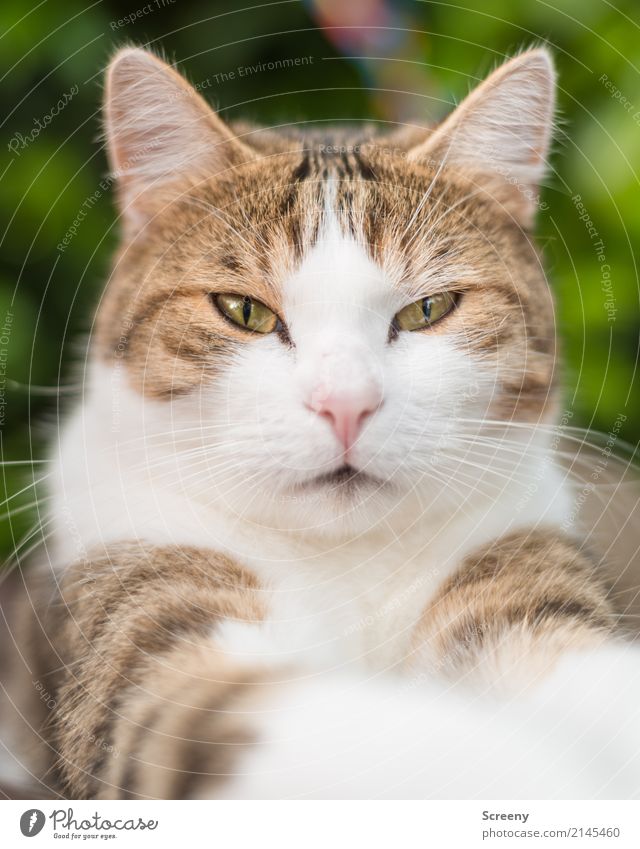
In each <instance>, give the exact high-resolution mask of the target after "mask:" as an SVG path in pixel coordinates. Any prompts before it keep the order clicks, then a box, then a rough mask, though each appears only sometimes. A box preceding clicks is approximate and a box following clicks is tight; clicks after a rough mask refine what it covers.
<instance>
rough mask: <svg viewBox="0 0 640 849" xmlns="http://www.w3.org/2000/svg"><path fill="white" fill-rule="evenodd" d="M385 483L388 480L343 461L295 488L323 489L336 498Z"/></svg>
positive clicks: (305, 489) (354, 494)
mask: <svg viewBox="0 0 640 849" xmlns="http://www.w3.org/2000/svg"><path fill="white" fill-rule="evenodd" d="M387 485H388V481H385V480H383V479H382V478H379V477H377V476H376V475H372V474H370V473H369V472H366V471H364V470H363V469H357V468H355V467H354V466H351V465H350V464H348V463H344V464H343V465H342V466H339V467H338V468H337V469H334V470H333V471H330V472H323V473H322V474H320V475H315V476H314V477H311V478H309V479H308V480H307V481H304V482H303V483H301V484H298V485H297V487H296V488H297V489H298V490H301V491H309V490H319V491H324V492H325V493H326V494H328V495H330V494H333V495H335V496H336V497H337V498H344V497H348V498H353V497H354V496H356V495H357V494H358V493H359V492H361V491H362V490H363V489H370V488H371V487H375V488H376V489H380V488H381V487H384V486H387Z"/></svg>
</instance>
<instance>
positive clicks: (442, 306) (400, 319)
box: [393, 292, 456, 330]
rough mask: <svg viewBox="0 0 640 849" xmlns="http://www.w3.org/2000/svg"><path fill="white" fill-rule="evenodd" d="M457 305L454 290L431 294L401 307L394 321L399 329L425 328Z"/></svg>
mask: <svg viewBox="0 0 640 849" xmlns="http://www.w3.org/2000/svg"><path fill="white" fill-rule="evenodd" d="M455 305H456V295H455V293H453V292H440V293H439V294H437V295H429V297H427V298H420V300H419V301H414V302H413V303H412V304H409V306H407V307H405V308H404V309H401V310H400V312H399V313H396V316H395V318H394V320H393V323H394V326H395V327H396V328H397V329H398V330H423V329H424V328H426V327H431V325H432V324H435V323H436V321H440V319H441V318H444V316H445V315H447V313H449V312H451V310H452V309H453V308H454V307H455Z"/></svg>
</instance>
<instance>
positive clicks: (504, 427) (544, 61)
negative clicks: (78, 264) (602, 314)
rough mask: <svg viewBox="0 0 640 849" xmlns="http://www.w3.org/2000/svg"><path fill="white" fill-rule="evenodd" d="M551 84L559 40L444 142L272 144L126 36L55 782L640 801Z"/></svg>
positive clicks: (514, 72)
mask: <svg viewBox="0 0 640 849" xmlns="http://www.w3.org/2000/svg"><path fill="white" fill-rule="evenodd" d="M554 90H555V73H554V69H553V63H552V58H551V56H550V54H549V52H548V51H547V50H546V49H545V48H543V47H539V48H534V49H531V50H528V51H526V52H522V53H521V54H519V55H517V56H515V57H513V58H511V59H509V60H508V61H506V62H505V63H504V64H503V65H502V66H500V67H498V68H497V69H496V70H495V71H494V72H493V73H492V74H491V75H490V76H489V77H488V78H487V79H486V80H485V81H484V82H482V83H481V84H480V85H479V86H478V87H477V88H476V89H475V90H474V91H473V92H472V93H471V94H470V95H469V96H468V97H467V98H466V99H465V100H464V101H463V102H462V103H461V104H460V105H459V106H458V107H457V108H456V109H455V110H454V111H453V112H452V113H451V114H450V115H449V116H448V117H447V118H446V119H445V120H444V121H443V122H442V123H440V124H439V125H437V126H435V127H432V128H429V129H424V128H422V127H419V126H415V127H402V128H398V129H394V130H391V131H389V132H386V133H383V134H381V135H376V133H375V132H374V131H373V130H372V129H370V128H366V127H365V128H364V129H357V130H353V129H346V130H341V129H339V128H338V129H335V130H331V131H325V130H322V131H321V132H319V131H307V130H304V129H301V130H299V129H296V128H295V127H292V128H289V129H287V128H282V129H280V130H279V131H278V132H276V131H272V130H266V129H260V128H258V127H254V126H252V125H250V124H242V123H239V124H234V125H233V126H231V125H228V124H226V123H225V122H223V121H222V119H221V118H220V117H219V116H218V115H217V114H216V113H215V112H214V111H213V110H212V109H211V108H210V107H209V106H208V105H207V104H206V103H205V102H204V100H203V99H202V98H201V97H200V95H199V94H197V92H196V91H195V90H194V89H193V88H192V87H191V86H190V85H189V84H188V83H187V82H186V81H185V79H184V78H183V77H182V76H181V75H180V74H179V73H178V72H177V71H176V70H175V69H174V68H173V67H170V66H169V65H167V64H165V62H164V61H163V60H161V59H160V58H158V57H157V56H155V55H154V54H152V53H150V52H148V51H146V50H144V49H141V48H137V47H126V48H123V49H121V50H120V51H119V52H117V54H116V55H115V56H114V58H113V59H112V61H111V63H110V65H109V68H108V72H107V77H106V89H105V107H104V115H105V119H104V120H105V136H106V143H107V147H108V153H109V159H110V164H111V168H112V174H113V182H114V187H115V190H116V193H117V200H118V204H119V210H120V218H119V226H120V229H121V244H120V248H119V250H118V252H117V255H116V257H115V261H114V264H113V269H112V272H111V275H110V279H109V280H108V284H107V286H106V291H105V293H104V296H103V297H102V299H101V301H100V304H99V306H98V309H97V313H96V318H95V323H94V326H93V328H92V333H91V341H90V347H89V356H88V359H87V364H86V371H85V373H84V391H83V396H82V399H81V401H80V402H79V403H78V405H77V406H76V408H75V410H73V411H72V412H71V414H70V416H69V418H68V419H67V420H66V422H65V423H64V425H63V427H62V430H61V433H60V434H59V438H58V439H57V440H56V445H55V449H54V454H53V457H54V472H53V474H52V476H51V479H50V480H49V482H48V490H49V494H50V496H51V498H52V503H53V506H52V509H51V513H50V516H49V517H48V522H49V525H48V530H50V531H51V534H50V535H49V536H48V538H47V541H46V548H45V553H44V554H43V555H42V556H41V558H40V559H41V561H42V562H41V566H40V568H39V569H35V570H31V572H30V573H29V572H27V577H28V578H29V580H30V582H31V584H32V586H31V588H30V590H29V595H28V597H27V596H25V599H26V600H25V602H24V605H23V609H24V610H25V612H24V613H23V615H21V616H20V617H18V618H19V619H20V623H19V627H20V628H21V636H20V637H19V638H18V645H19V646H20V648H21V651H22V652H23V655H24V658H23V661H22V664H19V666H21V667H22V675H23V677H24V675H25V674H26V672H25V667H26V666H27V665H28V668H29V673H28V678H29V680H27V681H26V683H24V682H23V684H22V686H21V690H20V691H21V693H22V697H21V700H18V701H17V702H16V704H18V705H19V711H18V713H19V720H18V722H19V724H20V723H21V729H20V732H19V734H20V736H21V738H22V740H23V743H24V748H25V750H26V749H28V755H25V756H24V758H25V760H24V761H23V762H24V763H26V764H28V768H29V772H30V774H31V776H36V777H37V778H38V779H39V780H40V782H41V784H40V787H41V788H43V792H44V791H45V790H48V791H50V792H53V793H55V794H58V795H59V796H62V797H66V798H72V799H82V798H100V799H122V798H130V799H132V798H166V799H175V798H236V799H242V798H293V797H295V798H301V797H305V798H314V797H315V798H327V797H333V798H336V797H337V798H372V797H387V798H431V797H435V798H470V797H497V798H507V797H511V798H512V797H522V798H527V797H529V798H535V797H541V798H547V797H549V798H552V797H560V798H563V797H565V798H566V797H575V798H581V797H608V796H612V797H616V796H621V797H625V798H627V797H632V796H637V795H638V794H639V792H640V757H639V754H638V752H639V748H640V723H639V722H638V708H637V705H638V704H639V703H640V700H639V699H638V696H640V663H639V660H640V658H639V655H638V649H637V648H636V647H635V646H634V645H633V644H632V643H631V642H628V641H627V640H626V639H625V637H624V635H623V634H622V633H621V630H620V628H619V614H618V611H617V609H616V607H615V605H614V603H613V600H612V593H611V592H610V591H609V588H608V586H607V582H606V580H605V578H604V574H603V571H602V568H601V566H600V563H599V560H598V558H597V557H596V556H595V555H594V554H593V552H592V551H591V550H590V548H589V546H588V545H585V544H584V539H583V536H584V534H582V532H581V531H580V528H579V526H578V525H577V524H576V523H575V522H573V521H572V520H571V515H572V509H573V498H574V495H573V491H572V488H571V485H570V481H569V480H568V477H567V474H566V470H564V469H563V468H562V467H561V466H560V465H559V463H558V462H557V459H556V457H555V455H554V440H557V433H558V428H559V419H560V416H561V385H560V378H559V369H558V355H557V351H556V340H555V322H554V311H553V298H552V295H551V290H550V288H549V285H548V283H547V280H546V277H545V273H544V269H543V262H542V257H541V254H540V252H539V250H538V249H537V247H536V246H535V244H534V241H533V235H532V233H533V227H534V222H535V216H536V210H537V208H538V207H539V205H540V202H539V186H540V185H541V182H542V181H543V179H544V176H545V171H546V168H547V159H548V152H549V146H550V143H551V138H552V132H553V119H554V109H555V106H554V97H555V95H554ZM532 482H534V483H535V486H532ZM581 534H582V535H581ZM32 609H33V610H35V613H36V615H35V616H33V615H32V613H31V610H32ZM16 627H18V626H16ZM27 738H29V740H28V743H27ZM16 746H17V743H16ZM17 750H18V749H17V748H16V751H17Z"/></svg>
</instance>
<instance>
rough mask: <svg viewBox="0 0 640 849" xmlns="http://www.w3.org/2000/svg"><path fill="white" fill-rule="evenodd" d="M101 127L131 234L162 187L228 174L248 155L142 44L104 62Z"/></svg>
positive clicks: (148, 212) (199, 99)
mask: <svg viewBox="0 0 640 849" xmlns="http://www.w3.org/2000/svg"><path fill="white" fill-rule="evenodd" d="M104 125H105V135H106V141H107V149H108V155H109V163H110V166H111V171H112V175H113V176H114V177H115V180H116V186H117V193H118V201H119V205H120V210H121V213H122V216H123V221H124V229H125V232H127V233H128V234H132V233H134V232H136V231H137V230H139V229H140V228H141V227H143V226H144V224H145V223H146V221H147V220H148V219H149V217H150V216H151V215H152V214H153V213H154V211H155V210H156V208H157V200H158V196H159V190H160V189H163V188H166V187H167V186H172V185H173V184H176V185H177V184H178V181H179V180H180V177H182V176H184V175H192V176H193V177H194V178H195V179H197V178H198V175H199V174H202V176H203V177H205V176H213V175H215V174H220V175H224V174H227V175H231V174H232V172H233V169H234V168H235V167H237V166H238V165H239V164H241V163H242V162H246V161H247V160H248V159H251V158H253V154H252V152H251V150H250V149H249V148H248V147H247V146H246V145H244V144H243V143H242V142H241V141H239V140H238V139H237V138H236V137H235V136H234V135H233V133H232V132H231V130H230V129H229V128H228V127H227V125H226V124H225V123H224V122H223V121H222V120H220V118H219V117H218V116H217V115H216V114H215V112H214V111H213V110H212V109H211V108H210V107H209V106H208V104H207V103H206V102H205V100H203V98H202V97H201V96H200V95H199V94H198V93H197V92H196V90H195V89H194V88H193V87H192V86H191V85H189V83H188V82H187V81H186V80H185V79H184V77H182V76H181V75H180V74H179V73H178V72H177V71H175V70H174V69H173V68H172V67H170V66H169V65H167V64H166V63H165V62H163V61H162V60H161V59H158V57H157V56H154V55H153V54H152V53H149V52H148V51H147V50H142V49H140V48H135V47H126V48H123V49H122V50H119V51H118V52H117V53H116V55H115V56H114V57H113V59H112V61H111V63H110V64H109V68H108V70H107V77H106V85H105V98H104ZM165 196H166V195H165Z"/></svg>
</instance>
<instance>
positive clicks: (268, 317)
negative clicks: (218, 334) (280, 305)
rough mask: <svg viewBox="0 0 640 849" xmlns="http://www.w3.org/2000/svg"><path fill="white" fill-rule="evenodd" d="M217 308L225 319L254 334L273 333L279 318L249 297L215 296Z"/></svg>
mask: <svg viewBox="0 0 640 849" xmlns="http://www.w3.org/2000/svg"><path fill="white" fill-rule="evenodd" d="M214 301H215V303H216V306H217V307H218V309H219V310H220V312H221V313H222V315H223V316H224V317H225V318H228V319H229V321H232V322H233V323H234V324H237V325H238V327H243V328H244V329H245V330H251V331H252V332H253V333H272V332H273V331H274V330H275V329H276V328H277V326H278V316H277V315H276V314H275V313H274V312H272V311H271V310H270V309H269V307H265V305H264V304H262V303H260V301H256V300H255V299H254V298H250V297H249V296H248V295H215V296H214Z"/></svg>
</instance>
